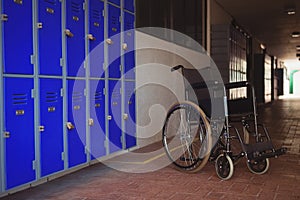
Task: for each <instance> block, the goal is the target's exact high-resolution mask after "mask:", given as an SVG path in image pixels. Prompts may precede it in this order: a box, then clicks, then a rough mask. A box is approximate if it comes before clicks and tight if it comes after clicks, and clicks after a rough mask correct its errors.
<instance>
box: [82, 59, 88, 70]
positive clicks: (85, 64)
mask: <svg viewBox="0 0 300 200" xmlns="http://www.w3.org/2000/svg"><path fill="white" fill-rule="evenodd" d="M86 66H87V62H86V60H85V61H83V68H84V69H86Z"/></svg>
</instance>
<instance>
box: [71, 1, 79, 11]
mask: <svg viewBox="0 0 300 200" xmlns="http://www.w3.org/2000/svg"><path fill="white" fill-rule="evenodd" d="M71 7H72V11H73V12H74V13H77V14H78V13H80V4H79V3H76V2H74V1H72V2H71Z"/></svg>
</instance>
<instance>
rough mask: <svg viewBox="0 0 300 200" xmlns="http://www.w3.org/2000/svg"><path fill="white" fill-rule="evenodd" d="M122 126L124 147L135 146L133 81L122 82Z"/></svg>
mask: <svg viewBox="0 0 300 200" xmlns="http://www.w3.org/2000/svg"><path fill="white" fill-rule="evenodd" d="M124 87H125V88H124V91H125V93H124V97H125V98H124V99H125V101H124V114H123V120H124V127H125V130H124V132H125V141H126V145H125V146H126V149H128V148H131V147H134V146H136V117H135V116H136V112H135V82H133V81H125V82H124Z"/></svg>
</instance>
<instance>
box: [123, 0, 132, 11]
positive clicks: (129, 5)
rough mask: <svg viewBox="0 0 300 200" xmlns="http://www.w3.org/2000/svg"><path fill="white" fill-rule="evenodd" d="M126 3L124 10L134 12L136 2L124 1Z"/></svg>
mask: <svg viewBox="0 0 300 200" xmlns="http://www.w3.org/2000/svg"><path fill="white" fill-rule="evenodd" d="M123 1H124V9H125V10H128V11H130V12H134V7H135V6H134V0H123Z"/></svg>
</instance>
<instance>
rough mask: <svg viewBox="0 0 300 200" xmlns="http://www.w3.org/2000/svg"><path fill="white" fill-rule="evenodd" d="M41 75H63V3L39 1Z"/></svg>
mask: <svg viewBox="0 0 300 200" xmlns="http://www.w3.org/2000/svg"><path fill="white" fill-rule="evenodd" d="M38 38H39V41H38V44H39V54H38V56H39V73H40V74H43V75H56V76H61V75H62V67H61V65H60V59H61V57H62V45H61V44H62V41H61V3H60V1H59V0H50V1H38Z"/></svg>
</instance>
